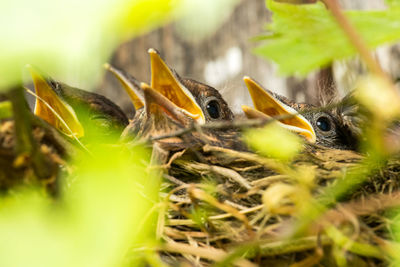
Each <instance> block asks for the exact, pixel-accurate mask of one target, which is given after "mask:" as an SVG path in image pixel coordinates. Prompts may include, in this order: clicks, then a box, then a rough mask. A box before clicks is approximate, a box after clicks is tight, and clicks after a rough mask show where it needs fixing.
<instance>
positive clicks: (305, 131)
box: [242, 77, 316, 143]
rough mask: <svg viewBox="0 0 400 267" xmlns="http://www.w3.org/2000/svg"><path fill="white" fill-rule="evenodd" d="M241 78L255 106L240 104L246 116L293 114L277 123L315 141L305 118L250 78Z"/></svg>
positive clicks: (313, 133)
mask: <svg viewBox="0 0 400 267" xmlns="http://www.w3.org/2000/svg"><path fill="white" fill-rule="evenodd" d="M243 80H244V82H245V83H246V86H247V89H248V90H249V93H250V96H251V99H252V100H253V104H254V107H255V109H253V108H251V107H248V106H242V109H243V112H244V113H245V114H246V116H247V117H248V118H251V119H254V118H271V117H274V116H285V115H293V116H291V117H290V118H285V119H281V120H279V124H280V125H281V126H282V127H284V128H286V129H288V130H290V131H293V132H296V133H298V134H300V135H302V136H304V137H305V138H306V139H307V140H308V141H310V142H311V143H314V142H315V140H316V135H315V132H314V128H313V127H312V125H311V123H310V122H309V121H308V120H307V119H306V118H304V117H303V116H302V115H300V114H298V112H297V111H296V110H294V109H293V108H291V107H289V106H288V105H286V104H284V103H282V102H281V101H279V100H278V99H276V98H275V97H274V96H272V95H271V94H269V93H268V92H267V91H265V90H264V89H263V88H262V87H261V86H260V85H259V84H257V83H256V82H255V81H254V80H252V79H251V78H249V77H244V78H243Z"/></svg>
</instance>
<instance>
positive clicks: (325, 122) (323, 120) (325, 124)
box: [317, 117, 332, 132]
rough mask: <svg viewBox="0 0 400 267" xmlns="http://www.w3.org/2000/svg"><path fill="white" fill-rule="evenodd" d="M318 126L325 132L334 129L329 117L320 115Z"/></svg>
mask: <svg viewBox="0 0 400 267" xmlns="http://www.w3.org/2000/svg"><path fill="white" fill-rule="evenodd" d="M317 127H318V128H319V129H320V130H321V131H324V132H328V131H330V130H331V129H332V125H331V122H330V120H329V119H328V118H327V117H319V118H318V119H317Z"/></svg>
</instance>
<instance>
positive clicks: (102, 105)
mask: <svg viewBox="0 0 400 267" xmlns="http://www.w3.org/2000/svg"><path fill="white" fill-rule="evenodd" d="M29 70H30V73H31V76H32V80H33V84H34V87H35V91H36V95H37V96H38V97H37V98H36V103H35V108H34V113H35V115H37V116H39V117H41V118H42V119H44V120H45V121H47V122H48V123H49V124H51V125H52V126H54V127H55V128H56V129H58V130H59V131H61V132H62V133H64V134H65V135H67V136H70V137H72V136H75V137H77V138H84V139H86V140H91V139H92V138H93V137H94V138H100V139H103V138H108V137H112V136H116V137H117V138H118V136H119V135H120V134H121V132H122V130H123V129H124V128H125V127H126V126H127V125H128V123H129V121H128V119H127V117H126V115H125V114H124V113H123V112H122V110H121V109H120V108H119V107H118V106H117V105H116V104H114V103H113V102H112V101H111V100H109V99H107V98H106V97H104V96H102V95H99V94H96V93H91V92H87V91H84V90H81V89H77V88H74V87H71V86H68V85H66V84H64V83H61V82H57V81H55V80H53V79H52V78H50V77H48V76H47V75H44V74H42V73H41V72H40V71H39V70H37V69H36V68H33V67H32V66H29ZM56 114H57V115H56Z"/></svg>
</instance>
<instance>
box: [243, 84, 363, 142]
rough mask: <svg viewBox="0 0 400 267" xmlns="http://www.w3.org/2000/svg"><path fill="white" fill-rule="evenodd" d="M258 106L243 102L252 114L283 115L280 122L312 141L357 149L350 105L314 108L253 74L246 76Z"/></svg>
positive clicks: (246, 109) (253, 115)
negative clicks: (262, 82)
mask: <svg viewBox="0 0 400 267" xmlns="http://www.w3.org/2000/svg"><path fill="white" fill-rule="evenodd" d="M244 82H245V83H246V85H247V88H248V90H249V93H250V95H251V98H252V100H253V104H254V108H251V107H248V106H242V109H243V111H244V113H245V114H246V116H247V117H248V118H270V117H274V116H283V118H282V119H279V123H280V125H281V126H283V127H284V128H286V129H289V130H291V131H293V132H296V133H298V134H300V135H302V136H303V137H305V139H307V140H308V141H309V142H311V143H316V144H318V145H322V146H325V147H330V148H337V149H355V148H356V146H357V138H356V137H355V135H354V133H353V132H352V130H351V127H349V125H348V123H347V121H348V119H347V117H348V114H347V113H348V111H349V110H350V109H347V108H346V107H344V106H343V105H342V106H340V105H339V106H337V107H335V108H331V109H330V110H326V111H325V110H321V111H310V112H306V113H302V115H300V114H299V113H298V112H302V111H306V110H309V109H313V108H314V109H315V108H316V107H315V106H313V105H309V104H298V103H295V102H293V101H290V100H289V99H287V98H285V97H283V96H280V95H278V94H275V93H273V92H271V91H269V90H266V89H264V88H262V86H261V85H259V84H258V83H257V82H255V81H254V80H252V79H251V78H249V77H244Z"/></svg>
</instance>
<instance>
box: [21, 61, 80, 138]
mask: <svg viewBox="0 0 400 267" xmlns="http://www.w3.org/2000/svg"><path fill="white" fill-rule="evenodd" d="M27 68H28V69H29V71H30V73H31V76H32V80H33V84H34V87H35V91H36V95H37V96H38V98H36V102H35V110H34V113H35V115H37V116H38V117H40V118H42V119H44V120H45V121H47V122H48V123H49V124H50V125H52V126H53V127H55V128H56V129H58V130H59V131H61V132H63V133H64V134H66V135H68V136H70V137H72V136H75V137H77V138H80V137H83V136H84V129H83V126H82V124H81V123H80V122H79V120H78V117H77V116H76V114H75V111H74V109H73V108H72V107H71V106H70V105H69V104H68V103H66V102H65V101H64V100H62V99H61V98H60V97H59V96H58V95H57V93H56V92H55V91H54V89H53V88H52V86H51V85H50V84H49V82H48V81H47V80H46V78H44V75H42V74H40V72H39V71H38V70H37V69H35V68H34V67H32V66H30V65H28V66H27ZM44 102H45V103H44ZM46 103H47V105H46ZM49 106H50V107H49ZM55 113H56V114H57V115H58V116H57V115H56V114H55Z"/></svg>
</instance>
